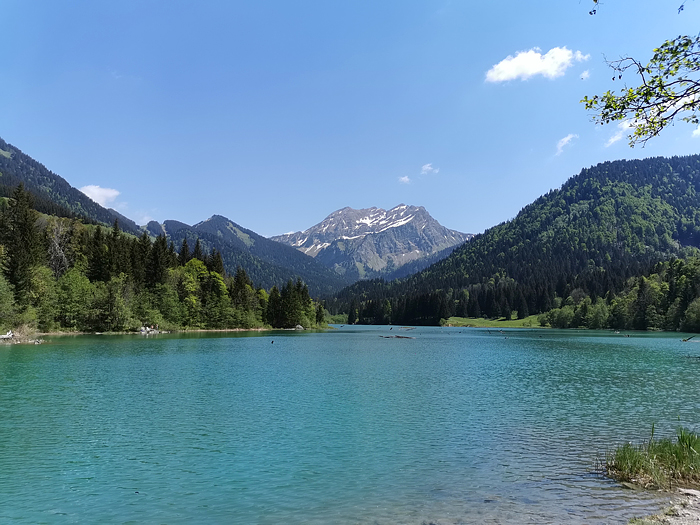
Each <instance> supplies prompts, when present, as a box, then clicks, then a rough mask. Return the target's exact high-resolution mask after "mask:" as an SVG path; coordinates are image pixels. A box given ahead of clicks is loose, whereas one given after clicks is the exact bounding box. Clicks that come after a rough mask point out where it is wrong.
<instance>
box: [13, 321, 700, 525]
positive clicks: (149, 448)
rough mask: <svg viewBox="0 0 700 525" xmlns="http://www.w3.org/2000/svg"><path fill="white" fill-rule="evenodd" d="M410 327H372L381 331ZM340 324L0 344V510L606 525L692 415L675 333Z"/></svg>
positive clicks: (81, 519)
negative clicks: (606, 461) (622, 446)
mask: <svg viewBox="0 0 700 525" xmlns="http://www.w3.org/2000/svg"><path fill="white" fill-rule="evenodd" d="M397 334H398V335H404V336H411V337H414V338H415V339H396V338H391V339H388V338H383V337H380V336H390V335H397ZM630 335H631V337H625V336H624V334H613V333H611V332H593V331H590V332H586V331H556V330H505V331H504V332H503V333H501V332H499V331H497V330H493V329H491V330H486V329H468V328H437V327H431V328H417V329H415V330H410V331H409V330H402V329H401V328H400V327H393V328H392V329H390V327H386V326H380V327H343V328H339V329H337V330H332V331H328V332H324V333H311V332H281V331H275V332H262V333H257V332H246V333H236V334H233V333H226V334H219V333H211V334H187V335H181V334H171V335H159V336H155V337H148V338H146V337H143V336H139V335H129V336H107V335H104V336H75V337H70V336H62V337H47V339H48V340H49V342H47V343H46V344H43V345H37V346H20V345H14V346H9V347H0V522H3V523H6V522H12V523H15V522H16V523H98V522H101V523H127V522H132V523H144V522H145V523H156V522H157V523H189V522H193V521H196V522H201V523H263V524H267V523H269V524H273V523H290V524H294V523H318V524H321V523H353V524H354V523H357V524H364V523H373V524H374V523H377V524H390V523H415V524H422V523H426V524H428V523H434V524H443V523H445V524H452V523H626V521H627V520H628V519H629V518H631V517H633V516H639V515H643V514H647V513H650V512H656V511H658V509H659V507H660V506H661V504H662V503H663V502H664V501H665V500H668V496H664V495H663V494H661V495H660V494H656V493H649V492H644V491H631V490H626V489H623V488H621V487H620V486H619V485H618V484H616V483H614V482H612V481H610V480H608V479H605V478H603V477H602V476H600V475H599V474H597V473H596V470H595V461H596V458H597V457H601V456H602V455H603V454H604V453H605V451H606V450H607V449H609V448H611V447H613V446H614V445H616V444H619V443H621V442H625V441H633V442H639V441H642V440H645V439H648V438H649V434H650V431H651V426H652V423H654V424H655V425H656V435H657V436H661V435H673V434H674V432H675V428H676V427H677V426H678V425H684V426H688V427H690V428H692V429H694V430H698V424H697V423H698V421H700V419H699V416H700V381H699V380H698V377H699V375H700V359H695V358H689V357H688V356H699V355H700V345H695V344H693V343H692V342H689V343H682V342H681V341H680V339H681V338H682V337H683V336H682V335H680V334H652V333H649V334H646V333H631V334H630Z"/></svg>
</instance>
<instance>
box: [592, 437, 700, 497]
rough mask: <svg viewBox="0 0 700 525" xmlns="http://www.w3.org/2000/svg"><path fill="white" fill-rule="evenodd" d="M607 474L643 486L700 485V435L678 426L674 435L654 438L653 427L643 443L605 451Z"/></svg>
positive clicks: (662, 487)
mask: <svg viewBox="0 0 700 525" xmlns="http://www.w3.org/2000/svg"><path fill="white" fill-rule="evenodd" d="M605 471H606V473H607V475H608V476H610V477H611V478H613V479H615V480H617V481H624V482H629V483H634V484H635V485H639V486H642V487H645V488H660V489H668V488H671V487H673V486H681V485H683V486H689V485H693V486H697V485H700V435H698V434H697V433H695V432H692V431H690V430H688V429H687V428H678V430H677V432H676V439H675V440H673V439H669V438H664V439H659V440H655V439H654V427H653V426H652V431H651V437H650V438H649V441H647V442H646V443H642V444H640V445H633V444H632V443H626V444H624V445H622V446H620V447H618V448H617V449H615V450H614V451H613V452H611V453H608V454H607V456H606V461H605Z"/></svg>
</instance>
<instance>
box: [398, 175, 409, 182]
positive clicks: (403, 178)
mask: <svg viewBox="0 0 700 525" xmlns="http://www.w3.org/2000/svg"><path fill="white" fill-rule="evenodd" d="M399 182H401V183H403V184H411V179H410V178H408V175H404V176H403V177H399Z"/></svg>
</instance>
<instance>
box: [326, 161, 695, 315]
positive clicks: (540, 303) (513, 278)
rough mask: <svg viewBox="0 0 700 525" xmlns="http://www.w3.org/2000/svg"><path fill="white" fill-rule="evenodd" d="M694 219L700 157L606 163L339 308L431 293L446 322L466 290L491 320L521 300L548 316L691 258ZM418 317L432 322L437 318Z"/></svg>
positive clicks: (352, 291) (357, 292) (344, 297)
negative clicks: (578, 293)
mask: <svg viewBox="0 0 700 525" xmlns="http://www.w3.org/2000/svg"><path fill="white" fill-rule="evenodd" d="M699 210H700V156H698V155H693V156H688V157H673V158H670V159H667V158H652V159H645V160H633V161H616V162H606V163H603V164H599V165H597V166H595V167H592V168H590V169H584V170H582V171H581V173H580V174H579V175H577V176H575V177H572V178H571V179H569V181H567V182H566V183H565V184H564V185H563V186H562V187H561V189H559V190H554V191H551V192H549V193H548V194H547V195H544V196H543V197H540V198H539V199H537V200H536V201H535V202H533V203H532V204H530V205H528V206H526V207H525V208H523V210H522V211H521V212H520V213H519V214H518V215H517V216H516V218H515V219H513V220H511V221H508V222H505V223H503V224H500V225H498V226H495V227H494V228H491V229H489V230H487V231H486V232H484V233H483V234H481V235H477V236H476V237H474V238H473V239H472V240H471V241H470V242H469V243H466V244H464V245H463V246H461V247H460V248H458V249H456V250H455V251H454V252H453V253H452V254H451V255H450V256H449V257H447V258H446V259H444V260H442V261H440V262H438V263H436V264H434V265H433V266H431V267H429V268H427V269H426V270H424V271H422V272H420V273H419V274H416V275H413V276H411V277H408V278H406V279H403V280H400V281H395V282H391V283H381V282H373V283H357V284H356V285H353V286H352V287H350V288H348V289H346V290H344V291H342V292H341V293H340V294H339V298H340V301H339V304H341V305H343V307H344V308H347V307H348V304H349V303H350V301H351V300H352V299H353V298H358V297H359V298H362V299H364V300H374V301H376V300H379V299H382V300H383V299H385V298H392V300H394V301H396V302H398V298H404V300H406V298H411V297H412V298H418V297H420V296H423V300H427V299H426V297H427V296H429V295H431V294H433V295H434V294H435V293H438V294H440V300H438V301H436V302H435V303H434V304H436V305H437V304H438V303H440V304H441V306H440V308H443V309H444V310H445V312H446V313H450V310H452V311H454V308H455V307H457V306H459V304H460V301H462V300H466V299H465V298H460V297H458V295H459V294H458V292H459V291H460V290H462V289H466V290H468V291H469V297H470V300H471V296H479V297H483V298H484V301H487V302H489V303H490V306H489V310H490V311H496V312H497V313H498V312H500V311H501V310H505V309H508V308H510V307H513V304H514V302H516V301H519V297H520V295H521V294H522V296H523V297H524V300H525V301H526V303H527V309H528V311H529V312H530V313H536V312H541V311H545V310H547V309H548V308H550V307H551V305H552V302H553V299H554V296H555V294H556V295H559V296H561V297H566V296H567V294H568V292H569V291H570V290H571V289H572V288H576V287H578V288H581V289H583V290H584V291H585V292H586V293H589V294H592V295H594V296H595V295H598V296H602V295H604V294H605V293H606V292H607V291H608V290H615V289H620V288H621V287H622V285H623V283H624V281H625V280H626V279H627V278H628V277H630V276H632V275H638V274H639V273H641V272H642V271H643V270H644V269H648V268H649V267H650V266H651V265H652V264H654V263H655V262H657V261H660V260H664V259H668V258H670V257H673V256H682V255H686V254H688V253H690V252H694V251H696V250H695V248H697V247H698V246H700V211H699ZM489 290H490V293H491V296H490V297H487V296H488V294H489ZM436 291H437V292H436ZM499 293H502V295H501V297H500V298H499V296H498V294H499ZM499 301H501V303H502V306H500V307H499V306H498V303H499ZM494 303H495V305H496V308H495V309H494V306H493V305H494ZM482 306H483V305H480V309H481V310H482V311H483V307H482ZM392 307H393V308H394V310H396V305H392ZM421 315H424V318H425V319H428V318H429V317H431V316H432V317H431V318H432V319H433V321H434V320H435V318H436V315H437V313H436V312H434V311H433V312H432V313H430V314H429V313H425V312H423V314H421ZM404 321H405V319H404Z"/></svg>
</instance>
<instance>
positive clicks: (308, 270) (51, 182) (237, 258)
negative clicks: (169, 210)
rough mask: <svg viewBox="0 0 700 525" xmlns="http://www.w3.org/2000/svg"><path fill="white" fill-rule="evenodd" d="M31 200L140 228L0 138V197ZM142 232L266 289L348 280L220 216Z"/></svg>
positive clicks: (328, 286) (330, 288)
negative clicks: (188, 248)
mask: <svg viewBox="0 0 700 525" xmlns="http://www.w3.org/2000/svg"><path fill="white" fill-rule="evenodd" d="M20 183H21V184H23V185H24V188H25V189H26V190H27V191H29V192H30V193H31V194H32V196H33V206H34V208H35V209H37V210H38V211H40V212H41V213H45V214H47V215H53V216H57V217H65V218H79V219H81V220H82V221H83V222H84V223H88V224H98V223H101V224H103V225H106V226H111V225H112V223H113V222H114V220H115V219H118V220H119V226H120V228H121V229H122V230H124V231H125V232H128V233H131V234H133V235H136V236H140V235H141V233H142V231H143V230H142V229H141V228H140V227H139V226H138V225H137V224H136V223H135V222H134V221H132V220H130V219H128V218H127V217H124V216H123V215H121V214H120V213H118V212H116V211H115V210H112V209H107V208H104V207H102V206H100V205H99V204H97V203H96V202H94V201H93V200H91V199H90V198H89V197H87V196H86V195H85V194H83V193H82V192H81V191H80V190H78V189H76V188H74V187H72V186H71V185H70V184H69V183H68V182H67V181H66V180H64V179H63V178H62V177H60V176H58V175H56V174H55V173H53V172H51V171H50V170H48V169H47V168H46V167H45V166H44V165H43V164H41V163H39V162H37V161H36V160H34V159H32V158H31V157H29V156H28V155H25V154H24V153H22V152H21V151H20V150H19V149H17V148H16V147H14V146H12V145H10V144H8V143H6V142H5V141H3V140H2V139H0V197H10V196H11V195H12V193H13V192H14V190H15V188H16V187H17V186H18V185H19V184H20ZM145 230H146V231H147V232H148V234H149V235H150V236H151V238H152V239H151V240H153V239H154V238H156V237H157V236H158V235H161V234H162V235H165V236H166V237H167V238H168V240H169V241H172V242H174V244H175V246H180V245H181V244H182V241H183V240H184V239H185V238H187V239H188V240H189V241H190V242H191V243H192V244H194V242H195V240H196V239H198V238H199V239H200V242H201V243H202V246H203V248H204V249H205V250H206V251H207V252H210V251H212V250H216V251H218V252H219V253H220V254H221V257H222V260H223V261H224V267H225V268H226V270H227V271H228V272H229V273H230V274H233V273H234V272H235V271H236V269H237V268H238V267H239V266H240V267H242V268H244V269H245V270H246V272H247V274H248V275H249V277H250V278H251V279H253V280H254V282H256V283H257V284H258V286H261V287H263V288H266V289H268V290H269V289H270V288H271V287H272V286H274V285H277V286H278V287H281V286H283V285H284V284H285V283H286V282H287V281H288V280H290V279H292V280H293V281H296V280H297V279H298V278H301V279H302V280H303V281H305V282H307V283H309V287H310V292H311V293H312V294H313V295H314V296H318V295H320V294H331V293H333V292H335V291H337V290H339V289H341V288H342V287H343V286H346V285H347V284H349V283H351V282H352V281H351V280H350V279H348V278H346V277H342V276H339V275H337V274H336V273H335V272H333V271H331V270H329V269H328V268H326V267H324V266H323V265H322V264H320V263H319V262H316V261H314V260H313V259H312V258H311V257H307V256H305V255H304V254H302V253H299V252H298V251H297V250H294V249H293V248H290V247H288V246H284V245H282V244H280V243H277V242H274V241H271V240H269V239H266V238H265V237H262V236H261V235H258V234H256V233H255V232H252V231H250V230H247V229H245V228H243V227H241V226H238V225H237V224H235V223H233V222H231V221H229V220H228V219H226V218H225V217H221V216H220V215H214V216H213V217H211V218H210V219H208V220H206V221H203V222H201V223H199V224H196V225H194V226H189V225H187V224H184V223H181V222H178V221H165V223H164V224H162V225H161V224H158V223H157V222H155V221H152V222H150V223H149V224H148V225H147V226H146V227H145Z"/></svg>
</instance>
